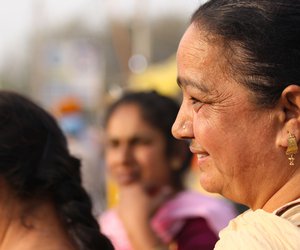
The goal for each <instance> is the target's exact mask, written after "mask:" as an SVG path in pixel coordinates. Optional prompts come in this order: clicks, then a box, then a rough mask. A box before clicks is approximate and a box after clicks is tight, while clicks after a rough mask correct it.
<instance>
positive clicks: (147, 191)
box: [105, 104, 172, 249]
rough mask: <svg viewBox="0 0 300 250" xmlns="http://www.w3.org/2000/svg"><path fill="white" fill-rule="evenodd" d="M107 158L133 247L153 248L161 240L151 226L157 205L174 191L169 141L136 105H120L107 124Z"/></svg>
mask: <svg viewBox="0 0 300 250" xmlns="http://www.w3.org/2000/svg"><path fill="white" fill-rule="evenodd" d="M106 134H107V147H106V152H105V155H106V161H107V166H108V169H109V172H110V174H111V176H112V178H113V179H115V181H116V182H117V184H118V186H119V190H120V193H119V202H118V205H117V208H116V209H117V211H118V214H119V216H120V218H121V220H122V222H123V224H124V226H125V228H126V231H127V233H128V236H129V239H130V240H131V243H132V245H133V247H134V249H148V248H149V249H152V248H153V247H154V246H157V245H161V244H162V243H161V242H160V241H159V239H158V238H157V237H156V235H155V234H154V232H153V231H152V229H151V228H150V225H149V219H150V217H151V215H152V214H153V212H154V211H155V210H156V209H157V208H158V206H159V205H160V204H161V203H162V202H163V201H165V200H166V199H167V198H168V196H169V195H170V193H171V192H172V191H171V189H170V188H169V186H170V163H169V159H168V158H167V156H166V153H165V152H166V150H165V147H166V143H165V139H164V137H163V135H162V134H161V132H160V131H158V130H157V129H155V128H153V127H151V126H150V125H149V124H147V123H146V122H145V121H143V119H142V118H141V116H140V110H139V108H138V107H137V106H136V105H134V104H125V105H122V106H120V107H118V108H117V109H116V110H115V111H114V113H113V114H112V115H111V117H110V119H109V121H108V123H107V126H106Z"/></svg>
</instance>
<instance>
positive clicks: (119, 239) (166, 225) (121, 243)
mask: <svg viewBox="0 0 300 250" xmlns="http://www.w3.org/2000/svg"><path fill="white" fill-rule="evenodd" d="M236 215H237V214H236V211H235V208H234V206H233V205H232V204H231V203H229V202H227V201H225V200H223V199H219V198H213V197H209V196H206V195H203V194H200V193H198V192H193V191H183V192H180V193H179V194H177V195H176V196H175V197H173V198H172V199H170V200H169V201H167V202H166V203H164V204H163V206H162V207H161V208H160V209H159V210H158V211H157V213H156V214H155V215H154V217H153V218H152V220H151V226H152V228H153V230H154V231H155V232H156V233H157V235H158V236H159V237H160V238H161V239H162V240H163V241H164V242H165V243H169V242H171V241H172V240H173V239H174V238H175V236H176V235H177V234H178V233H179V232H180V230H181V229H182V228H183V226H184V224H185V221H186V220H187V219H191V218H199V217H201V218H204V219H205V220H206V221H207V224H208V225H209V227H210V228H211V230H212V231H213V232H214V233H215V234H216V235H218V233H219V231H220V230H221V229H223V228H224V227H225V226H227V225H228V223H229V221H230V220H231V219H233V218H234V217H235V216H236ZM99 223H100V226H101V231H102V233H103V234H105V235H106V236H108V237H109V239H110V240H111V241H112V243H113V245H114V247H115V249H116V250H131V249H132V248H131V246H130V242H129V240H128V238H127V235H126V232H125V230H124V228H123V225H122V222H121V221H120V219H119V218H118V215H117V213H116V211H115V210H113V209H111V210H108V211H106V212H104V213H103V214H102V215H101V216H100V218H99Z"/></svg>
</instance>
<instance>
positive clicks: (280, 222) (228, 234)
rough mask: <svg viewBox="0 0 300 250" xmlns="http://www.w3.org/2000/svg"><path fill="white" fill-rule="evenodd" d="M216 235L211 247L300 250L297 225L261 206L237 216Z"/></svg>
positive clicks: (299, 229)
mask: <svg viewBox="0 0 300 250" xmlns="http://www.w3.org/2000/svg"><path fill="white" fill-rule="evenodd" d="M219 236H220V240H219V241H218V242H217V244H216V248H215V249H222V250H223V249H295V250H296V249H300V241H299V238H300V228H298V227H296V226H295V225H294V224H292V223H291V222H290V221H288V220H286V219H284V218H282V217H279V216H277V215H275V214H273V213H268V212H265V211H263V210H261V209H258V210H256V211H252V210H248V211H246V212H244V213H243V214H241V215H239V216H238V217H237V218H235V219H233V220H232V221H231V222H230V223H229V225H228V226H227V227H226V228H225V229H223V230H222V231H221V232H220V234H219Z"/></svg>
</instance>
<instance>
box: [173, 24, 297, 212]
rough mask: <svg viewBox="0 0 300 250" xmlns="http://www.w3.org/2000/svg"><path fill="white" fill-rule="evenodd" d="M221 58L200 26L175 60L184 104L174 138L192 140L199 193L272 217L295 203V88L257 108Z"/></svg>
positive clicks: (191, 32)
mask: <svg viewBox="0 0 300 250" xmlns="http://www.w3.org/2000/svg"><path fill="white" fill-rule="evenodd" d="M222 52H224V48H223V46H222V41H221V40H220V39H218V37H214V36H213V35H212V34H210V33H208V32H206V31H205V30H200V29H199V26H195V25H194V24H191V25H190V27H189V28H188V29H187V31H186V32H185V34H184V36H183V38H182V40H181V42H180V45H179V48H178V53H177V66H178V84H179V86H180V87H181V89H182V92H183V101H182V105H181V108H180V111H179V113H178V116H177V119H176V121H175V123H174V125H173V128H172V133H173V135H174V136H175V137H176V138H179V139H183V138H185V139H186V138H188V139H191V145H190V149H191V151H192V152H193V153H195V154H197V157H198V161H197V165H198V167H199V169H200V172H201V173H200V183H201V185H202V186H203V187H204V189H206V190H207V191H209V192H214V193H220V194H222V195H223V196H225V197H227V198H229V199H231V200H233V201H236V202H239V203H242V204H245V205H247V206H249V207H251V208H253V209H257V208H264V209H265V210H268V211H272V210H274V209H275V208H276V207H278V206H280V205H281V204H284V203H285V202H288V201H290V200H293V199H294V198H296V197H299V196H300V193H299V192H298V191H295V192H293V191H292V192H291V190H289V188H288V187H289V186H290V185H292V183H296V181H298V180H299V167H296V168H291V167H290V166H289V165H288V160H287V157H286V155H285V150H286V141H287V136H288V134H287V131H293V133H294V134H296V137H297V138H299V87H298V86H289V87H288V88H287V89H286V90H285V94H284V93H283V95H282V97H281V99H280V101H279V102H278V105H276V106H275V107H274V108H272V109H263V108H261V107H258V106H257V105H255V104H254V102H253V101H252V100H253V99H252V98H253V96H252V94H251V93H250V92H249V90H247V89H246V88H245V87H244V86H243V85H242V84H240V83H238V82H237V81H236V80H235V79H237V78H234V77H233V74H231V71H230V68H229V66H228V64H226V62H227V61H226V58H225V57H224V56H223V55H224V53H223V54H222ZM296 161H298V162H297V164H299V159H298V160H296ZM291 193H292V194H291Z"/></svg>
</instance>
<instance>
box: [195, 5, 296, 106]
mask: <svg viewBox="0 0 300 250" xmlns="http://www.w3.org/2000/svg"><path fill="white" fill-rule="evenodd" d="M192 23H195V24H196V25H198V27H199V28H200V29H205V30H206V31H207V32H209V33H211V34H213V35H215V36H217V37H220V38H221V40H222V42H223V45H224V48H225V56H226V57H227V61H228V65H230V67H229V68H230V69H231V72H232V75H233V76H235V77H237V81H239V82H241V83H243V84H244V85H245V86H246V87H247V88H248V89H250V90H251V91H252V92H253V93H254V100H255V102H256V104H258V105H262V106H265V107H270V106H272V105H274V104H275V103H276V101H277V100H278V98H279V97H280V95H281V92H282V90H283V89H284V88H285V87H287V86H288V85H291V84H296V85H300V1H299V0H211V1H208V2H207V3H205V4H204V5H202V6H200V8H199V9H198V10H197V11H196V12H195V13H194V15H193V17H192ZM234 72H235V73H234Z"/></svg>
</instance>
